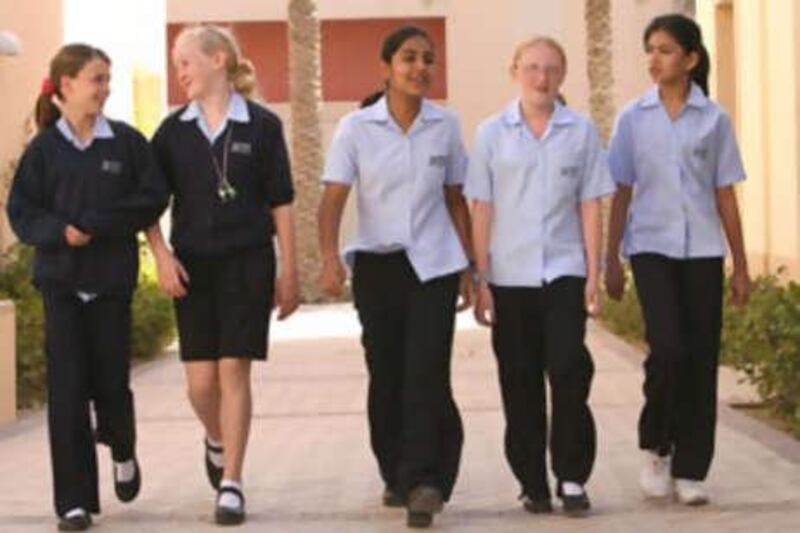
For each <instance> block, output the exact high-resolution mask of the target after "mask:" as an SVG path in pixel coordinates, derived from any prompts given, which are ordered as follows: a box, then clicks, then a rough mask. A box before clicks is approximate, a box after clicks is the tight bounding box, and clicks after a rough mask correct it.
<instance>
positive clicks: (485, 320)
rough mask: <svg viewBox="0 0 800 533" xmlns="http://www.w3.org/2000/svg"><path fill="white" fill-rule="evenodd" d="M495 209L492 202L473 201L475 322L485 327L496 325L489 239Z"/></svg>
mask: <svg viewBox="0 0 800 533" xmlns="http://www.w3.org/2000/svg"><path fill="white" fill-rule="evenodd" d="M493 212H494V208H493V207H492V204H491V202H484V201H482V200H473V202H472V246H473V249H474V250H475V271H476V278H477V286H478V287H477V292H478V295H477V300H476V303H475V320H477V321H478V323H479V324H482V325H484V326H491V325H492V324H493V323H494V301H493V299H492V293H491V291H490V290H489V282H488V279H487V276H488V275H489V238H490V235H491V230H492V216H493Z"/></svg>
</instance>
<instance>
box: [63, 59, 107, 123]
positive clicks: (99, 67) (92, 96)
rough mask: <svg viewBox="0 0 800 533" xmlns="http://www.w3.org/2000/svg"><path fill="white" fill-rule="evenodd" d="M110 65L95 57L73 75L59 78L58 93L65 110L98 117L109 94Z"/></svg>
mask: <svg viewBox="0 0 800 533" xmlns="http://www.w3.org/2000/svg"><path fill="white" fill-rule="evenodd" d="M110 82H111V65H109V64H108V62H106V61H105V60H104V59H101V58H99V57H95V58H93V59H91V60H89V61H88V62H87V63H86V64H85V65H84V66H83V67H82V68H81V69H80V70H79V71H78V73H77V74H76V75H75V77H70V76H68V75H64V76H61V80H60V81H59V93H60V95H61V103H62V105H63V106H64V107H65V108H69V109H71V110H72V111H74V112H76V113H79V114H85V115H94V116H96V115H99V114H100V113H102V112H103V107H104V106H105V103H106V100H108V95H109V94H110V92H111V91H110V88H109V83H110Z"/></svg>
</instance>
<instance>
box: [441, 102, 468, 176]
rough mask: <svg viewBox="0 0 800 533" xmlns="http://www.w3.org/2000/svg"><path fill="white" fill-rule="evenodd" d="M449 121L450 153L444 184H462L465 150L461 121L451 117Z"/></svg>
mask: <svg viewBox="0 0 800 533" xmlns="http://www.w3.org/2000/svg"><path fill="white" fill-rule="evenodd" d="M448 122H449V129H450V147H449V150H450V153H449V154H448V156H449V158H448V165H447V175H446V176H445V180H444V183H445V185H463V184H464V181H465V180H466V174H467V165H468V159H467V150H466V149H465V148H464V140H463V138H462V137H461V121H459V120H458V118H455V117H454V118H453V119H452V120H450V121H448Z"/></svg>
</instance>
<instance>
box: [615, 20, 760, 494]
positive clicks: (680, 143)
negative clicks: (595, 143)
mask: <svg viewBox="0 0 800 533" xmlns="http://www.w3.org/2000/svg"><path fill="white" fill-rule="evenodd" d="M644 45H645V51H646V52H647V55H648V58H649V70H650V75H651V76H652V78H653V81H654V82H655V86H654V87H653V88H652V89H650V90H649V91H648V92H647V93H646V94H645V95H644V96H642V97H641V98H639V99H637V100H635V101H634V102H632V103H631V104H629V105H628V106H627V107H626V108H625V109H624V110H623V111H622V113H621V114H620V116H619V117H618V119H617V124H616V128H615V131H614V134H613V138H612V140H611V145H610V148H609V163H610V167H611V173H612V176H613V177H614V179H615V181H616V182H617V185H618V188H617V192H616V194H615V195H614V199H613V202H612V207H611V220H610V228H609V238H608V250H607V257H606V274H605V276H606V280H605V281H606V288H607V290H608V293H609V295H610V296H611V297H612V298H617V299H618V298H620V297H621V295H622V292H623V290H624V284H625V277H624V273H623V269H622V263H621V261H620V257H619V253H620V243H621V242H622V243H623V249H622V254H623V255H624V256H625V257H627V258H628V259H629V260H630V263H631V267H632V269H633V278H634V281H635V283H636V290H637V293H638V296H639V301H640V302H641V305H642V311H643V314H644V320H645V326H646V337H647V343H648V345H649V348H650V353H649V355H648V357H647V360H646V362H645V365H644V368H645V381H644V395H645V405H644V408H643V409H642V412H641V415H640V418H639V447H640V448H641V449H642V450H643V452H644V466H643V469H642V472H641V476H640V484H641V488H642V490H643V492H644V493H645V495H646V496H649V497H664V496H667V495H668V494H669V493H670V492H671V491H672V490H673V488H674V490H675V491H676V496H677V499H678V500H679V501H680V502H682V503H684V504H688V505H700V504H704V503H706V502H707V501H708V496H707V494H706V492H705V489H704V488H703V484H702V482H703V480H704V479H705V478H706V476H707V474H708V471H709V468H710V466H711V460H712V458H713V454H714V434H715V426H716V409H717V405H716V402H717V364H718V360H719V347H720V330H721V324H722V297H723V296H722V291H723V265H724V263H723V259H724V256H725V253H726V247H725V241H724V240H723V230H724V234H725V236H726V237H727V241H728V246H729V247H730V251H731V253H732V255H733V272H732V276H731V290H732V294H731V300H732V301H733V303H734V304H737V305H744V304H745V303H746V302H747V299H748V293H749V286H750V278H749V275H748V271H747V259H746V256H745V250H744V243H743V238H742V230H741V223H740V219H739V209H738V206H737V201H736V194H735V191H734V184H735V183H737V182H740V181H742V180H744V179H745V173H744V169H743V167H742V161H741V158H740V156H739V149H738V147H737V145H736V138H735V136H734V132H733V126H732V125H731V121H730V118H729V117H728V114H727V113H725V111H724V110H722V109H721V108H720V107H719V106H718V105H717V104H715V103H714V102H712V101H711V100H710V99H709V98H708V73H709V58H708V53H707V52H706V49H705V47H704V46H703V40H702V35H701V31H700V28H699V27H698V25H697V24H696V23H695V22H694V21H693V20H691V19H689V18H687V17H685V16H683V15H664V16H660V17H657V18H655V19H654V20H653V21H652V22H651V23H650V24H649V25H648V26H647V29H646V30H645V32H644Z"/></svg>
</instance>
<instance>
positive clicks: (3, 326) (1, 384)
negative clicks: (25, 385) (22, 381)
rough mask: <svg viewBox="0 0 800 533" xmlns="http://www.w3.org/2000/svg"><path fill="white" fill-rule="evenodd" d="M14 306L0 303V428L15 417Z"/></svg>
mask: <svg viewBox="0 0 800 533" xmlns="http://www.w3.org/2000/svg"><path fill="white" fill-rule="evenodd" d="M14 328H15V326H14V304H13V302H9V301H0V426H2V425H3V424H6V423H8V422H11V421H13V420H14V419H15V418H16V416H17V384H16V380H17V370H16V359H15V357H14V353H15V352H14V346H15V342H16V334H15V329H14Z"/></svg>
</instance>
